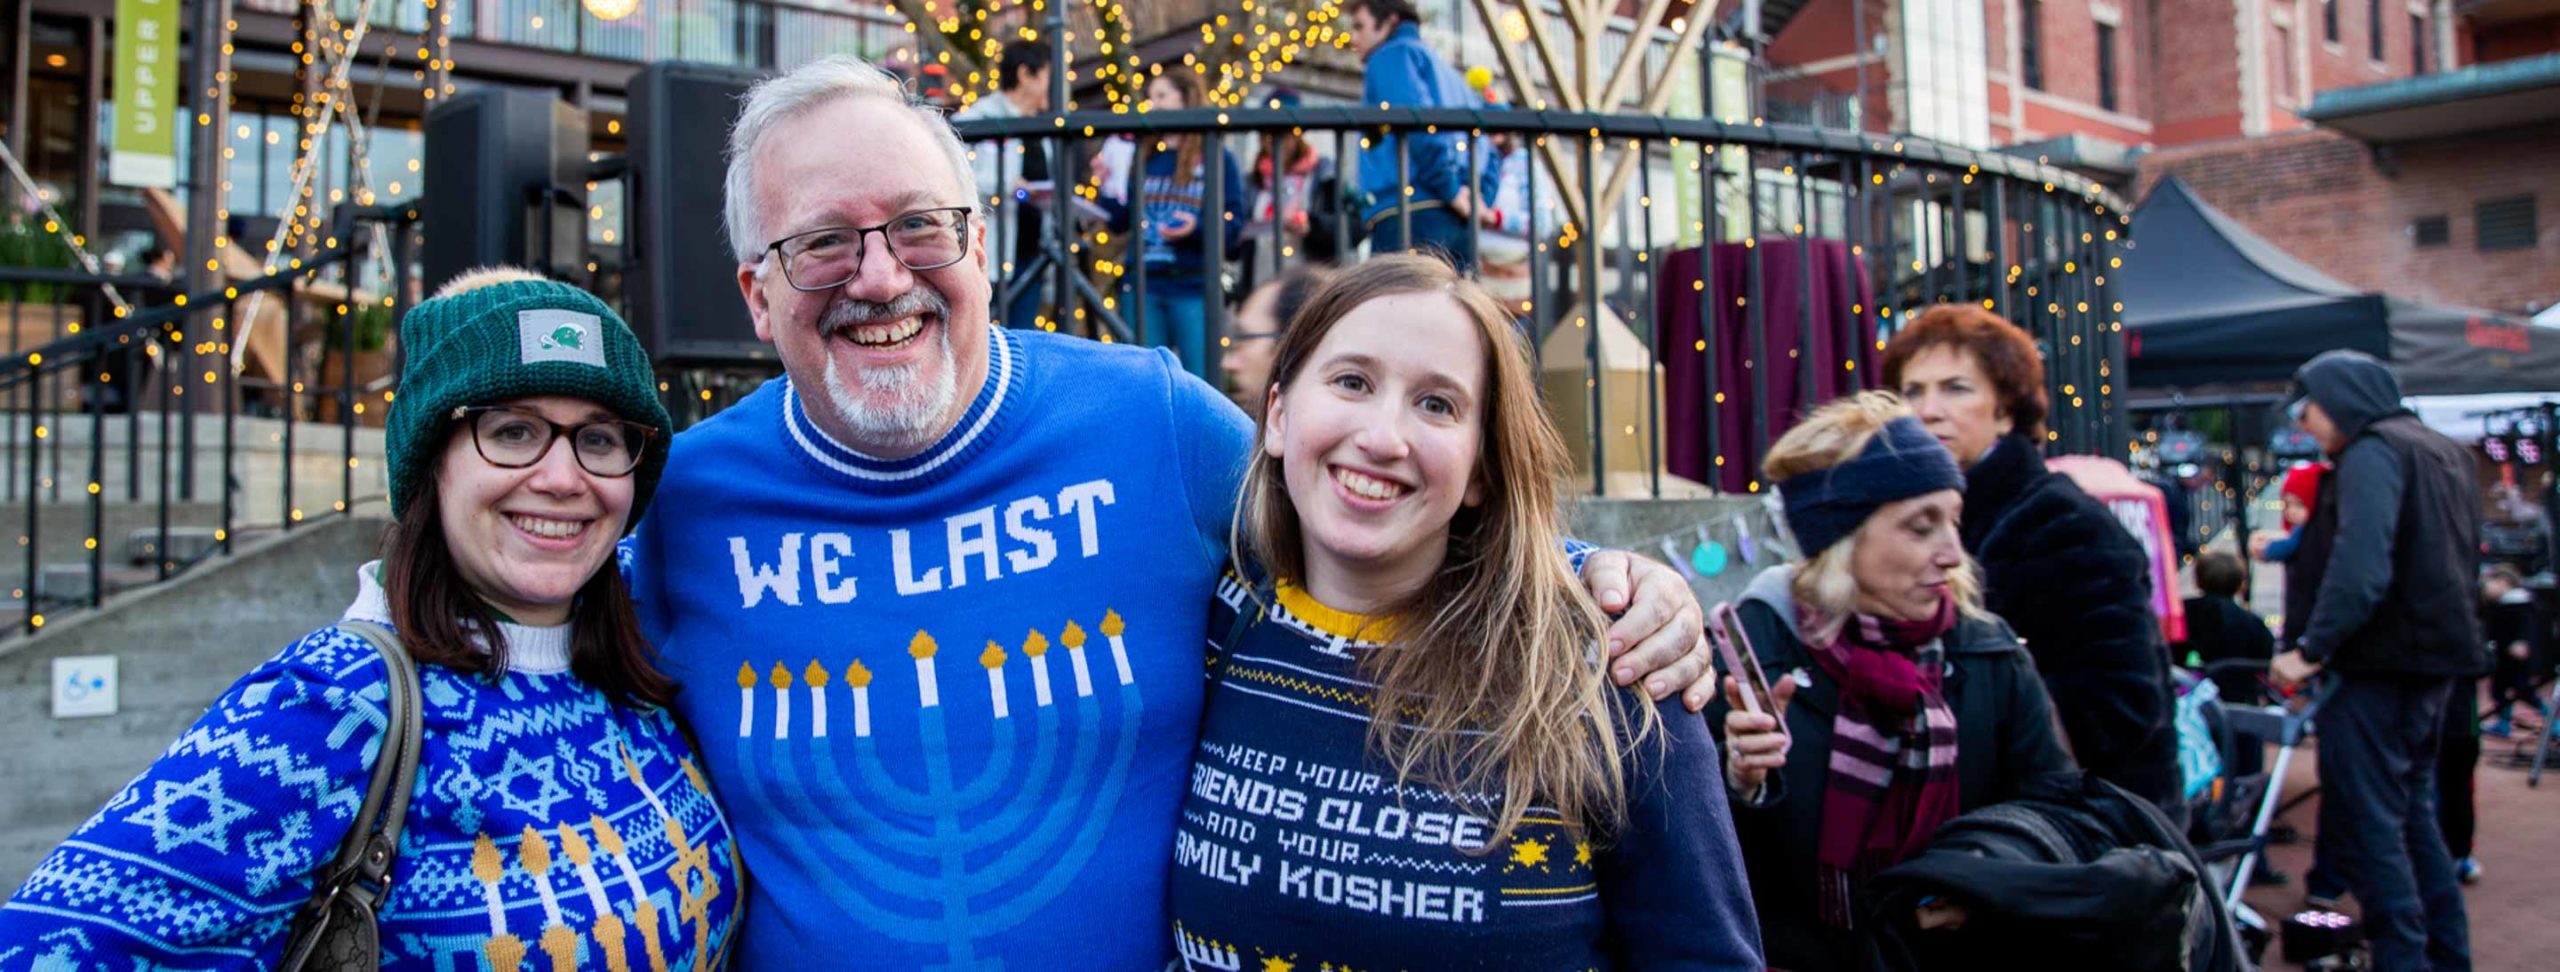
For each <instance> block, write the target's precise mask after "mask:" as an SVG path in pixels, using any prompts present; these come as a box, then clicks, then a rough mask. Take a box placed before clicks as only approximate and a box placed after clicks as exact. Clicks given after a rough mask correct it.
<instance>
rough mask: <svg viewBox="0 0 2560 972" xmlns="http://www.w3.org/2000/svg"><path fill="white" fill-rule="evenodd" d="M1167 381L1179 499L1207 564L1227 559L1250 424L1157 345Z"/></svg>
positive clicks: (1249, 449)
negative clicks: (1179, 474)
mask: <svg viewBox="0 0 2560 972" xmlns="http://www.w3.org/2000/svg"><path fill="white" fill-rule="evenodd" d="M1156 354H1157V355H1158V356H1159V357H1160V358H1161V359H1162V360H1163V362H1164V368H1165V374H1166V376H1167V379H1168V380H1169V381H1170V383H1171V386H1172V387H1171V389H1170V394H1171V398H1172V406H1173V442H1172V446H1173V457H1174V463H1175V465H1176V466H1177V467H1178V468H1180V469H1181V470H1182V496H1183V501H1184V502H1187V503H1189V504H1190V505H1191V519H1192V522H1193V524H1194V525H1195V526H1197V527H1198V528H1199V531H1200V544H1201V550H1202V552H1203V553H1204V554H1205V555H1206V556H1208V558H1209V560H1210V562H1211V563H1225V562H1226V560H1227V525H1228V523H1230V522H1231V521H1233V520H1234V519H1235V513H1236V490H1237V488H1238V487H1241V486H1242V485H1243V484H1244V469H1245V463H1246V461H1247V460H1249V459H1251V458H1252V457H1253V422H1252V420H1250V419H1247V418H1245V416H1244V411H1243V410H1242V409H1239V408H1237V407H1236V405H1235V403H1234V402H1231V401H1228V400H1227V396H1225V395H1221V394H1218V390H1217V389H1215V388H1211V387H1209V383H1208V382H1205V381H1201V380H1200V379H1199V378H1197V377H1194V376H1193V375H1192V374H1191V373H1189V372H1186V371H1184V370H1182V364H1181V362H1180V361H1178V360H1176V359H1175V358H1174V356H1173V352H1172V351H1170V350H1167V349H1163V348H1158V349H1157V350H1156Z"/></svg>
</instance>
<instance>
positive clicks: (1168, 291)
mask: <svg viewBox="0 0 2560 972" xmlns="http://www.w3.org/2000/svg"><path fill="white" fill-rule="evenodd" d="M1146 103H1147V107H1148V109H1149V110H1151V111H1178V110H1181V109H1184V108H1206V107H1209V87H1208V82H1207V81H1205V80H1203V79H1202V78H1201V76H1200V73H1199V71H1197V70H1196V69H1195V66H1193V65H1185V64H1179V63H1175V64H1160V65H1157V66H1156V71H1155V76H1154V77H1152V78H1149V79H1148V80H1147V102H1146ZM1212 148H1215V149H1217V151H1218V156H1219V160H1220V162H1221V163H1222V171H1221V174H1220V178H1219V180H1218V181H1219V185H1220V187H1221V189H1222V190H1223V192H1224V195H1223V196H1222V197H1221V198H1222V199H1223V200H1224V206H1223V208H1222V215H1221V216H1220V218H1222V219H1224V220H1225V221H1226V237H1225V239H1226V247H1225V248H1224V249H1223V250H1222V251H1220V252H1218V253H1210V252H1208V243H1207V239H1208V234H1206V233H1204V232H1202V231H1201V230H1202V222H1201V221H1202V220H1204V219H1207V218H1209V217H1208V216H1207V209H1208V204H1207V200H1208V185H1209V182H1208V180H1209V150H1210V149H1212ZM1143 178H1144V180H1145V189H1144V192H1143V194H1142V195H1141V196H1140V198H1139V201H1138V203H1137V204H1136V205H1134V206H1130V205H1124V204H1122V203H1119V202H1117V201H1115V200H1113V199H1112V197H1110V196H1105V197H1103V200H1104V201H1103V207H1104V209H1106V210H1109V211H1110V212H1111V213H1112V222H1113V223H1115V224H1117V225H1119V226H1120V227H1121V228H1122V229H1123V230H1124V231H1126V232H1129V233H1130V234H1131V236H1132V239H1133V240H1134V241H1135V245H1134V246H1133V247H1132V250H1131V254H1132V257H1131V262H1133V263H1143V264H1145V265H1146V274H1147V299H1146V301H1145V302H1144V304H1143V306H1136V305H1134V304H1133V302H1135V301H1136V298H1137V291H1136V289H1135V288H1134V287H1132V288H1128V289H1126V290H1124V292H1123V295H1122V307H1123V308H1124V314H1127V315H1130V316H1132V317H1134V318H1135V320H1136V321H1138V322H1139V323H1138V327H1139V328H1140V332H1139V335H1138V336H1139V337H1140V338H1141V339H1143V340H1145V341H1146V342H1148V343H1150V344H1156V345H1161V346H1165V347H1170V348H1172V349H1173V353H1174V355H1175V356H1176V357H1179V358H1181V359H1182V367H1183V370H1185V371H1189V372H1191V373H1192V374H1195V375H1199V376H1201V377H1203V378H1209V377H1213V376H1211V375H1209V374H1208V372H1207V369H1208V361H1209V345H1208V341H1209V335H1208V332H1207V328H1208V315H1207V307H1208V305H1207V304H1206V301H1207V299H1208V297H1207V294H1208V286H1207V280H1208V276H1209V275H1210V274H1213V273H1219V272H1221V271H1223V270H1224V269H1225V266H1226V258H1227V256H1228V255H1229V254H1231V253H1233V252H1234V251H1235V249H1236V248H1237V247H1238V246H1239V245H1241V244H1242V243H1243V242H1244V238H1245V232H1244V224H1245V220H1244V211H1245V207H1247V206H1249V205H1251V204H1252V201H1253V200H1252V198H1251V197H1249V196H1247V195H1245V185H1244V170H1243V167H1242V166H1239V165H1237V164H1236V156H1235V153H1233V152H1229V151H1227V149H1226V147H1225V146H1222V145H1219V144H1218V143H1216V142H1214V141H1212V140H1211V139H1210V136H1206V135H1175V136H1171V137H1168V138H1166V139H1164V140H1163V141H1162V142H1161V143H1159V144H1158V145H1157V146H1156V147H1155V149H1154V151H1153V152H1152V153H1151V154H1149V155H1148V156H1147V164H1146V170H1145V172H1144V174H1143ZM1141 216H1143V217H1144V218H1143V220H1141V219H1140V217H1141Z"/></svg>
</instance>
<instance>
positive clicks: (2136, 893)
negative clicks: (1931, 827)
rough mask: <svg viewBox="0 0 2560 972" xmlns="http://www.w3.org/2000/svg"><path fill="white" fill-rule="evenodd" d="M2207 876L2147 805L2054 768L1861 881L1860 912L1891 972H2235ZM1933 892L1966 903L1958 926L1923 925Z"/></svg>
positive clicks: (2235, 945)
mask: <svg viewBox="0 0 2560 972" xmlns="http://www.w3.org/2000/svg"><path fill="white" fill-rule="evenodd" d="M2208 875H2209V872H2208V871H2207V870H2206V868H2205V866H2204V862H2203V860H2202V859H2200V858H2198V857H2197V856H2196V853H2195V850H2194V849H2193V848H2191V847H2189V846H2188V845H2187V842H2186V840H2185V839H2184V838H2183V837H2181V836H2179V834H2178V831H2177V829H2176V827H2175V826H2174V825H2172V824H2171V823H2170V822H2169V820H2168V818H2166V817H2163V816H2161V815H2160V811H2159V810H2158V809H2157V808H2154V807H2150V806H2147V805H2145V801H2144V800H2142V799H2141V798H2140V797H2136V796H2134V795H2133V794H2131V793H2127V792H2125V791H2124V789H2123V788H2121V787H2117V786H2115V785H2113V784H2110V783H2107V782H2106V781H2104V780H2100V779H2097V778H2095V777H2084V776H2082V775H2079V774H2061V775H2055V776H2046V777H2040V778H2038V779H2035V780H2031V781H2029V782H2028V783H2027V785H2026V786H2025V787H2024V788H2022V789H2021V791H2020V792H2019V793H2018V795H2017V796H2016V797H2015V798H2013V799H2011V800H2008V801H2006V802H2002V803H1995V804H1992V805H1991V806H1987V807H1983V808H1982V809H1979V810H1975V811H1973V812H1971V813H1967V814H1965V815H1964V816H1961V817H1958V818H1956V819H1955V820H1953V821H1950V822H1949V823H1948V824H1947V825H1946V826H1944V827H1940V828H1938V833H1937V836H1936V837H1935V838H1934V839H1932V840H1931V841H1930V842H1929V846H1928V847H1927V848H1926V849H1923V850H1922V851H1921V852H1920V853H1919V854H1916V855H1914V856H1913V857H1912V858H1911V859H1910V860H1907V861H1904V862H1902V863H1901V864H1898V865H1895V866H1894V867H1893V868H1892V869H1891V870H1888V871H1885V872H1884V873H1882V874H1878V875H1876V877H1875V880H1874V881H1872V882H1870V885H1869V892H1870V893H1869V896H1868V898H1867V900H1866V902H1865V905H1866V911H1865V914H1866V916H1867V922H1868V924H1869V925H1870V927H1872V928H1873V929H1874V930H1875V940H1876V942H1877V946H1878V947H1877V952H1878V964H1879V966H1880V967H1881V968H1883V969H1887V970H1893V972H1905V970H1909V972H1923V970H1938V969H1948V970H1963V972H1982V970H1986V969H2020V970H2025V969H2036V970H2044V969H2060V968H2068V969H2071V970H2073V972H2158V970H2164V969H2183V970H2188V972H2238V970H2241V969H2244V968H2246V967H2247V964H2246V963H2245V962H2244V961H2243V960H2242V958H2241V950H2240V941H2239V936H2238V935H2237V934H2236V930H2235V926H2234V925H2233V924H2232V920H2231V916H2230V914H2229V913H2228V912H2227V911H2225V910H2224V909H2223V907H2222V900H2221V898H2220V896H2219V895H2217V894H2215V893H2214V889H2213V887H2212V882H2211V881H2210V880H2209V877H2208ZM1931 897H1939V898H1944V899H1946V900H1949V901H1953V902H1955V903H1956V904H1958V905H1960V906H1962V907H1963V908H1964V909H1965V912H1966V916H1965V922H1964V926H1963V927H1962V928H1961V929H1955V930H1949V929H1934V930H1927V931H1923V930H1921V929H1919V928H1918V927H1917V925H1916V923H1915V921H1914V917H1915V915H1916V913H1917V911H1918V907H1919V904H1920V902H1921V901H1923V900H1925V899H1928V898H1931Z"/></svg>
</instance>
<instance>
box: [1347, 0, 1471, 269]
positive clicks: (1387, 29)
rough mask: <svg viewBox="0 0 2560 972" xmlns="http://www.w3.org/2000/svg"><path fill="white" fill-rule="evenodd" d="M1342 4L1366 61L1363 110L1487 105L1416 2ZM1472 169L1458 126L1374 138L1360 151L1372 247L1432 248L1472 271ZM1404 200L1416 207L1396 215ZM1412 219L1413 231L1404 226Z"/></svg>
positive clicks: (1353, 43)
mask: <svg viewBox="0 0 2560 972" xmlns="http://www.w3.org/2000/svg"><path fill="white" fill-rule="evenodd" d="M1343 6H1344V9H1345V10H1346V11H1348V13H1349V26H1350V29H1351V46H1353V47H1356V48H1358V49H1359V50H1360V53H1361V56H1362V57H1364V58H1366V59H1367V63H1366V66H1365V67H1364V68H1363V69H1362V72H1361V75H1360V105H1361V106H1362V107H1364V108H1365V107H1372V106H1376V105H1387V106H1390V107H1397V108H1481V107H1483V106H1484V102H1483V101H1482V100H1481V99H1479V98H1477V97H1476V94H1475V92H1473V91H1469V90H1467V82H1466V79H1465V78H1464V77H1463V76H1461V75H1460V74H1459V73H1458V71H1457V69H1456V68H1453V67H1450V66H1449V62H1448V61H1446V60H1444V59H1442V58H1441V57H1440V55H1439V53H1438V52H1436V51H1433V50H1432V49H1431V48H1430V46H1429V45H1426V44H1424V43H1423V42H1422V27H1421V24H1422V15H1421V14H1419V13H1417V12H1415V10H1414V7H1413V2H1412V0H1352V2H1350V3H1348V4H1344V5H1343ZM1400 138H1401V139H1405V140H1407V141H1409V143H1410V144H1409V145H1408V146H1406V147H1405V148H1404V149H1403V151H1404V152H1406V153H1407V154H1408V158H1407V160H1406V165H1407V170H1406V171H1407V172H1408V173H1409V176H1402V175H1399V173H1398V170H1397V166H1396V153H1397V151H1398V148H1397V146H1396V142H1397V140H1398V139H1400ZM1487 162H1488V164H1490V163H1491V160H1490V158H1488V159H1487ZM1467 170H1468V165H1467V153H1466V150H1465V149H1464V148H1462V147H1460V142H1459V138H1458V133H1456V132H1453V131H1440V132H1435V133H1430V134H1415V135H1407V136H1388V137H1385V138H1375V139H1370V140H1369V145H1368V147H1367V148H1364V149H1361V150H1360V190H1361V191H1362V192H1364V193H1367V194H1368V197H1369V206H1368V209H1367V211H1366V212H1365V213H1363V215H1362V218H1363V220H1364V221H1365V222H1366V224H1367V226H1368V231H1369V238H1370V249H1372V250H1374V251H1376V252H1379V253H1388V252H1394V251H1397V250H1429V251H1432V252H1434V253H1437V254H1438V255H1439V256H1440V257H1442V258H1443V259H1446V260H1448V261H1449V263H1450V265H1451V266H1454V267H1457V268H1458V272H1460V273H1465V272H1467V271H1469V270H1471V269H1474V267H1475V263H1476V248H1475V243H1474V241H1473V239H1472V238H1471V237H1470V235H1469V233H1468V231H1467V223H1468V221H1470V220H1473V219H1475V218H1476V191H1475V190H1474V189H1473V188H1472V187H1470V186H1469V185H1468V178H1467ZM1408 188H1410V190H1411V195H1410V196H1407V195H1406V191H1407V189H1408ZM1400 201H1401V202H1403V203H1406V204H1408V205H1409V206H1410V208H1411V212H1410V214H1409V216H1408V217H1406V218H1403V219H1399V218H1398V217H1397V213H1396V208H1397V205H1398V203H1399V202H1400ZM1408 223H1410V226H1411V230H1410V233H1407V232H1406V231H1405V229H1404V227H1405V226H1406V225H1407V224H1408Z"/></svg>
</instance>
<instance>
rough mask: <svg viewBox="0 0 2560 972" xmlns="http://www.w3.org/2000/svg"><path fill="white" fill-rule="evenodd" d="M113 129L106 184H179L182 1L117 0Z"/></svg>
mask: <svg viewBox="0 0 2560 972" xmlns="http://www.w3.org/2000/svg"><path fill="white" fill-rule="evenodd" d="M114 97H115V104H116V108H115V128H114V130H113V132H112V133H111V135H110V137H111V138H112V139H113V141H112V142H111V143H110V145H111V146H112V148H111V149H110V150H109V151H108V152H107V181H109V182H112V183H115V184H117V185H120V186H131V187H134V188H154V189H173V188H176V187H177V185H178V132H177V125H178V122H177V118H178V112H177V109H178V0H116V74H115V90H114Z"/></svg>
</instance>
